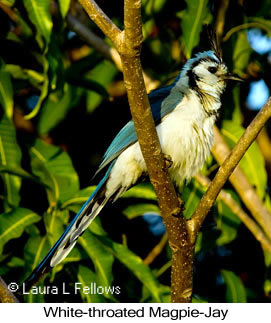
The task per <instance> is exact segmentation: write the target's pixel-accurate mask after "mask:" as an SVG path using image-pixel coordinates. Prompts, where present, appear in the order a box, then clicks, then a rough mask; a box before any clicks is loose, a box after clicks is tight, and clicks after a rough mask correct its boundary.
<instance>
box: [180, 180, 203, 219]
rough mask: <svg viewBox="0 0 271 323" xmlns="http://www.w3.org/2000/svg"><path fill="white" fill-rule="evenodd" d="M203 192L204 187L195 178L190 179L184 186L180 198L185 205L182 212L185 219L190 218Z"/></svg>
mask: <svg viewBox="0 0 271 323" xmlns="http://www.w3.org/2000/svg"><path fill="white" fill-rule="evenodd" d="M204 192H205V189H204V188H203V187H202V186H201V185H200V184H199V183H198V182H197V181H196V180H195V179H192V181H191V182H190V183H189V184H188V185H185V186H184V188H183V192H182V199H183V201H184V207H185V210H184V213H183V214H184V217H185V218H186V219H190V217H191V216H192V215H193V213H194V211H195V209H196V207H197V206H198V204H199V201H200V199H201V198H202V196H203V194H204Z"/></svg>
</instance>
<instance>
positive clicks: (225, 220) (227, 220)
mask: <svg viewBox="0 0 271 323" xmlns="http://www.w3.org/2000/svg"><path fill="white" fill-rule="evenodd" d="M227 193H228V194H231V195H233V197H234V199H235V200H236V199H237V201H238V200H239V199H238V197H237V196H236V195H235V194H234V192H232V191H227ZM237 203H238V204H240V202H237ZM217 207H218V211H219V214H218V216H217V220H216V222H217V228H218V229H220V230H221V235H220V236H219V238H218V239H217V245H219V246H221V245H224V244H227V243H230V242H231V241H232V240H234V239H235V238H236V236H237V231H238V228H239V225H240V223H241V220H240V219H239V218H238V217H237V216H236V215H235V214H234V213H233V212H232V210H231V209H230V208H229V207H228V206H227V205H226V204H225V203H224V202H223V201H222V200H220V199H218V201H217Z"/></svg>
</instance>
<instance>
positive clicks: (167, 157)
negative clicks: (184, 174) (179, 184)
mask: <svg viewBox="0 0 271 323" xmlns="http://www.w3.org/2000/svg"><path fill="white" fill-rule="evenodd" d="M172 164H173V161H172V158H171V156H170V155H166V154H164V169H169V168H170V167H171V166H172Z"/></svg>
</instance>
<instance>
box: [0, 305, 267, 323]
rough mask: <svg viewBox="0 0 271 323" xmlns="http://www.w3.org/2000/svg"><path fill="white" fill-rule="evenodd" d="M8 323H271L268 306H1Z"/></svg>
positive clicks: (0, 308)
mask: <svg viewBox="0 0 271 323" xmlns="http://www.w3.org/2000/svg"><path fill="white" fill-rule="evenodd" d="M0 310H1V317H2V318H4V319H6V320H9V321H11V322H16V321H17V322H19V321H20V320H21V319H22V318H24V319H27V322H28V323H32V322H33V323H34V322H35V323H37V322H38V323H43V322H53V321H56V322H68V321H73V322H75V321H77V322H95V323H96V322H101V323H105V322H106V323H110V322H111V323H115V322H119V323H121V322H127V320H129V322H134V323H137V322H141V323H142V322H145V320H148V323H149V322H156V323H157V322H163V323H165V322H200V323H202V322H234V323H236V322H246V323H250V322H251V323H252V322H253V323H255V322H261V323H265V322H268V323H269V322H270V310H271V304H219V303H218V304H210V303H209V304H195V303H193V304H130V303H129V304H77V303H76V304H74V303H71V304H63V303H61V304H55V303H54V304H0Z"/></svg>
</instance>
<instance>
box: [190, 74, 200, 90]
mask: <svg viewBox="0 0 271 323" xmlns="http://www.w3.org/2000/svg"><path fill="white" fill-rule="evenodd" d="M187 76H188V83H189V87H190V88H191V89H195V88H198V85H197V82H196V81H199V77H198V75H196V74H195V73H194V72H193V70H192V69H190V70H189V71H187Z"/></svg>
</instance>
